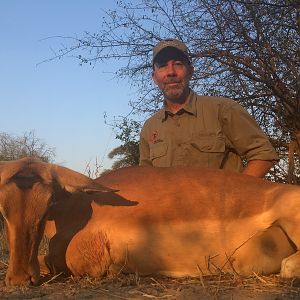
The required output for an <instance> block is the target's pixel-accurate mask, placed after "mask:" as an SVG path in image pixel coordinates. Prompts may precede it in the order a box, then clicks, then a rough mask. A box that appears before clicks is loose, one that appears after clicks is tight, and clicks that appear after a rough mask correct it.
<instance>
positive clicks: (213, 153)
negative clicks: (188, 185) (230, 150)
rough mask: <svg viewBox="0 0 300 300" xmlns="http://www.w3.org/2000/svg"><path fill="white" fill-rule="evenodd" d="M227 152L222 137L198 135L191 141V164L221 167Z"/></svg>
mask: <svg viewBox="0 0 300 300" xmlns="http://www.w3.org/2000/svg"><path fill="white" fill-rule="evenodd" d="M224 152H225V140H224V139H223V138H222V137H215V136H198V137H197V139H194V140H193V141H192V142H191V147H190V153H189V154H190V156H189V161H190V164H191V165H198V166H202V167H208V168H219V167H220V164H221V161H222V159H223V157H224Z"/></svg>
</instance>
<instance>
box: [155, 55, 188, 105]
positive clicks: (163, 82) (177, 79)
mask: <svg viewBox="0 0 300 300" xmlns="http://www.w3.org/2000/svg"><path fill="white" fill-rule="evenodd" d="M192 74H193V67H192V66H191V65H190V64H189V63H188V62H187V61H186V60H184V59H180V57H176V56H173V57H172V55H165V57H162V58H161V59H159V60H158V61H157V62H155V63H154V67H153V73H152V78H153V81H154V82H155V83H156V84H157V86H158V87H159V89H160V90H161V91H162V93H163V95H164V97H165V99H167V100H169V101H171V102H173V103H180V104H182V103H184V102H185V101H186V98H187V95H188V93H189V81H190V79H191V76H192Z"/></svg>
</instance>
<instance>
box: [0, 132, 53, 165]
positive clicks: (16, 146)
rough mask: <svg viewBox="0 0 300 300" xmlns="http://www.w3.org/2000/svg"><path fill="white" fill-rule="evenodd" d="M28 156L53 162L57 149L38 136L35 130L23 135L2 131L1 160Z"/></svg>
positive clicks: (0, 139)
mask: <svg viewBox="0 0 300 300" xmlns="http://www.w3.org/2000/svg"><path fill="white" fill-rule="evenodd" d="M26 156H33V157H38V158H40V159H41V160H43V161H45V162H52V161H53V159H54V156H55V150H54V148H51V147H49V146H48V145H47V144H46V143H45V142H44V141H42V140H41V139H39V138H37V137H36V136H35V133H34V131H30V132H27V133H24V135H23V136H13V135H11V134H8V133H5V132H1V133H0V160H15V159H20V158H23V157H26Z"/></svg>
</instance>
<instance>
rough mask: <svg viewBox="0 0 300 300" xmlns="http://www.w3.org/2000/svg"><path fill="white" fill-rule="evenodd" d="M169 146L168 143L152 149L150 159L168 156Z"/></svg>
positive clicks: (159, 144)
mask: <svg viewBox="0 0 300 300" xmlns="http://www.w3.org/2000/svg"><path fill="white" fill-rule="evenodd" d="M167 150H168V144H167V143H158V144H154V145H152V147H150V159H151V160H153V159H156V158H159V157H162V156H165V155H167Z"/></svg>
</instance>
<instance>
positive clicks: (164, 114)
mask: <svg viewBox="0 0 300 300" xmlns="http://www.w3.org/2000/svg"><path fill="white" fill-rule="evenodd" d="M183 113H188V114H190V115H193V116H195V117H196V116H197V107H196V95H195V93H194V92H193V91H192V90H191V91H190V93H189V96H188V100H187V101H186V103H185V104H184V105H183V107H182V108H181V109H180V110H179V111H178V112H177V113H176V114H173V113H171V112H170V111H168V110H167V108H166V105H165V104H164V107H163V108H162V109H161V111H160V115H159V118H160V119H161V121H162V122H164V121H166V120H167V118H168V116H174V115H182V114H183Z"/></svg>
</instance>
